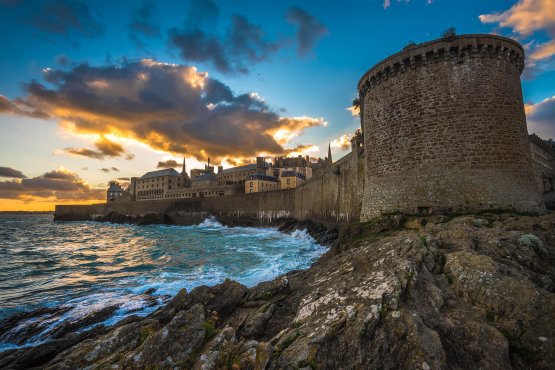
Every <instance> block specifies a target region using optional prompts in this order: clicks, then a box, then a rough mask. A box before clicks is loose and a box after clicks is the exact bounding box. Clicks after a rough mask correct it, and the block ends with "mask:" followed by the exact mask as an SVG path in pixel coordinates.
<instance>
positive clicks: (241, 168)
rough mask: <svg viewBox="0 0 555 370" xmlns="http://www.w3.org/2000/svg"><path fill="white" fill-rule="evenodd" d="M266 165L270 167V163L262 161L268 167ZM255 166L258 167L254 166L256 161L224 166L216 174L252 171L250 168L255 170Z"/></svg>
mask: <svg viewBox="0 0 555 370" xmlns="http://www.w3.org/2000/svg"><path fill="white" fill-rule="evenodd" d="M268 167H270V164H269V163H264V168H268ZM257 168H258V167H256V163H253V164H246V165H244V166H237V167H231V168H226V169H225V170H222V171H220V172H218V175H227V174H230V173H235V172H241V171H252V170H256V169H257Z"/></svg>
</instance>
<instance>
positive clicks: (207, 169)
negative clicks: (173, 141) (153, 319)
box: [191, 157, 214, 182]
mask: <svg viewBox="0 0 555 370" xmlns="http://www.w3.org/2000/svg"><path fill="white" fill-rule="evenodd" d="M207 174H214V166H211V165H210V157H208V162H207V163H206V164H205V165H204V169H201V168H195V169H192V170H191V181H192V182H193V181H196V178H197V177H199V176H203V175H207Z"/></svg>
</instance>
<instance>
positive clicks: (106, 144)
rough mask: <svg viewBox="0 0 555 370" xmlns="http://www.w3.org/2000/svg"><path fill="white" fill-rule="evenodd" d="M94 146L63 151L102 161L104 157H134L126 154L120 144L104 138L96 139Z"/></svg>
mask: <svg viewBox="0 0 555 370" xmlns="http://www.w3.org/2000/svg"><path fill="white" fill-rule="evenodd" d="M94 146H95V147H96V150H94V149H88V148H65V149H64V151H65V152H67V153H70V154H75V155H80V156H83V157H89V158H96V159H100V160H103V159H104V158H105V157H120V156H125V158H126V159H128V160H130V159H133V158H134V157H135V156H134V155H133V154H130V153H126V152H125V149H124V148H123V146H122V145H121V144H118V143H115V142H113V141H110V140H109V139H107V138H105V137H101V138H100V139H98V140H97V141H96V142H95V143H94Z"/></svg>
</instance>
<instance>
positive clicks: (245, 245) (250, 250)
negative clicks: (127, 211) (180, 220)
mask: <svg viewBox="0 0 555 370" xmlns="http://www.w3.org/2000/svg"><path fill="white" fill-rule="evenodd" d="M38 220H42V221H40V222H36V223H31V226H29V224H28V223H27V224H22V225H21V228H19V229H18V228H17V227H16V228H15V232H13V236H11V237H12V240H25V241H26V242H25V243H19V244H14V245H9V248H0V281H7V282H12V281H23V279H26V281H30V282H32V286H29V285H27V286H26V287H25V288H19V285H17V284H13V285H12V286H13V288H9V289H8V290H6V295H5V296H0V307H2V308H0V320H2V319H3V318H6V317H8V316H10V315H11V314H13V313H15V312H19V311H29V310H31V309H36V308H41V307H45V306H46V305H47V304H48V305H50V306H63V307H67V308H69V310H68V311H67V312H65V313H64V314H63V315H61V316H55V317H36V318H31V319H29V321H25V322H22V323H21V325H27V324H32V323H31V321H30V320H35V322H36V321H39V322H40V325H41V326H42V327H43V328H44V330H42V332H41V333H39V334H38V335H37V336H35V337H34V338H32V339H31V340H30V341H29V342H27V343H25V345H35V344H38V343H41V342H44V341H47V340H49V333H50V332H51V331H52V330H53V329H54V328H56V327H57V326H59V325H61V324H62V323H63V322H65V321H67V320H71V321H74V320H78V319H80V318H83V317H85V316H86V315H87V314H90V313H91V312H94V311H98V310H100V309H102V308H105V307H108V306H117V307H118V309H117V310H116V311H115V312H114V314H112V315H111V317H110V318H109V319H108V320H106V321H104V322H103V323H104V324H106V325H112V324H114V323H116V322H117V321H119V320H121V319H122V318H124V317H126V316H128V315H130V314H134V315H140V316H145V315H148V314H149V313H151V312H152V311H154V310H155V309H156V308H157V307H159V306H160V304H162V303H163V302H164V301H167V299H168V297H171V296H174V295H175V294H177V293H178V292H179V290H181V289H182V288H185V289H187V290H188V291H191V290H192V289H194V288H195V287H197V286H200V285H209V286H211V285H215V284H218V283H221V282H222V281H224V279H226V278H230V279H233V280H237V281H239V282H240V283H242V284H244V285H246V286H248V287H251V286H254V285H256V284H258V283H259V282H261V281H265V280H271V279H273V278H275V277H277V276H278V275H282V274H284V273H286V272H288V271H290V270H293V269H304V268H307V267H309V266H310V265H311V264H312V263H313V262H314V261H315V260H316V259H317V258H318V257H319V256H320V255H322V254H323V253H324V252H325V251H326V249H325V248H323V247H322V246H320V245H318V244H316V242H315V241H314V239H313V238H312V237H311V236H310V235H309V234H308V233H307V231H306V230H296V231H294V232H293V233H291V235H287V234H283V233H280V232H279V231H278V230H277V229H275V228H251V227H226V226H223V225H222V224H221V223H219V222H218V221H217V220H216V219H215V218H207V219H205V220H204V221H203V222H202V223H201V224H199V225H194V226H187V227H181V226H163V225H149V226H129V225H116V224H99V223H92V222H73V223H53V222H52V221H51V219H50V218H46V217H45V218H38ZM1 227H2V218H1V217H0V233H1V230H2V229H1ZM10 227H12V228H13V225H12V226H10ZM10 235H11V234H10ZM30 236H32V238H31V237H30ZM1 243H2V241H1V240H0V244H1ZM2 253H4V254H2ZM25 253H32V254H33V255H34V256H35V257H34V258H33V259H29V258H22V257H21V256H20V255H19V254H21V255H23V254H25ZM16 260H17V261H21V266H13V263H12V264H8V265H2V263H3V261H16ZM34 260H40V263H41V265H40V266H35V265H33V261H34ZM44 261H47V262H48V264H47V265H46V264H45V263H46V262H44ZM43 266H47V267H46V268H45V267H43ZM40 269H43V270H40ZM44 269H47V270H44ZM37 270H39V271H41V272H42V271H44V272H43V273H42V274H40V275H36V274H35V275H29V276H26V275H25V276H21V271H24V272H26V271H37ZM2 279H3V280H2ZM18 289H21V291H19V290H18ZM151 289H154V293H152V297H153V298H154V299H156V303H157V304H156V305H154V306H149V305H150V304H152V299H153V298H149V297H146V296H144V293H145V291H147V290H151ZM8 296H9V297H10V299H9V300H6V299H5V297H8ZM6 307H7V309H5V308H6ZM16 309H17V310H16ZM96 324H98V323H96ZM93 325H94V324H93ZM22 329H23V327H19V328H14V329H13V330H20V331H21V330H22ZM0 337H1V335H0ZM14 346H15V347H17V346H16V345H14V344H13V343H10V342H9V341H2V339H0V351H2V350H5V349H8V348H14Z"/></svg>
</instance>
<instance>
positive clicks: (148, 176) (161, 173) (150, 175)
mask: <svg viewBox="0 0 555 370" xmlns="http://www.w3.org/2000/svg"><path fill="white" fill-rule="evenodd" d="M161 176H180V175H179V172H177V171H176V170H174V169H173V168H167V169H165V170H158V171H150V172H147V173H145V174H144V175H142V176H141V179H151V178H153V177H161Z"/></svg>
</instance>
